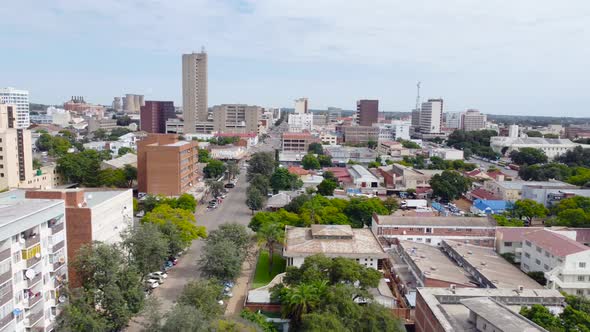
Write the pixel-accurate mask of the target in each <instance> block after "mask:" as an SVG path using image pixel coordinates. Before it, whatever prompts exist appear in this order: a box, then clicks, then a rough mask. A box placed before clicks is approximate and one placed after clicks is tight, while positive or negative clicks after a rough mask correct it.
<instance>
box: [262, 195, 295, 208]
mask: <svg viewBox="0 0 590 332" xmlns="http://www.w3.org/2000/svg"><path fill="white" fill-rule="evenodd" d="M290 202H291V196H289V195H288V194H286V193H278V194H276V195H273V196H272V197H270V198H269V199H268V201H267V202H266V206H267V207H271V208H282V207H284V206H285V205H287V204H289V203H290Z"/></svg>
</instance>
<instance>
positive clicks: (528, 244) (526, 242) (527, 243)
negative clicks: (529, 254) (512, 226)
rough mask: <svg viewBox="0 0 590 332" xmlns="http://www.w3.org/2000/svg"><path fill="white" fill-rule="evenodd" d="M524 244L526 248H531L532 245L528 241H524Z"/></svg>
mask: <svg viewBox="0 0 590 332" xmlns="http://www.w3.org/2000/svg"><path fill="white" fill-rule="evenodd" d="M524 243H525V244H526V245H527V246H528V247H532V246H533V244H532V243H530V242H529V241H524Z"/></svg>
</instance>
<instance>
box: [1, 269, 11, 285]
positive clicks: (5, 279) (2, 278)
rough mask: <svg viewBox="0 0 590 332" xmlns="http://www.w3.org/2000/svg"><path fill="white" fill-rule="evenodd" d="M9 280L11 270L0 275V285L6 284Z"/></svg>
mask: <svg viewBox="0 0 590 332" xmlns="http://www.w3.org/2000/svg"><path fill="white" fill-rule="evenodd" d="M10 278H12V269H8V271H7V272H5V273H3V274H2V275H0V284H3V283H5V282H7V281H8V280H9V279H10Z"/></svg>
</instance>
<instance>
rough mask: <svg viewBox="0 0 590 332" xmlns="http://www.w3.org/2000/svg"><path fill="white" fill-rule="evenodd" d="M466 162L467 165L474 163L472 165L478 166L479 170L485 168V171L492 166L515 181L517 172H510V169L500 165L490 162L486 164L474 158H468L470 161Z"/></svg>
mask: <svg viewBox="0 0 590 332" xmlns="http://www.w3.org/2000/svg"><path fill="white" fill-rule="evenodd" d="M466 161H467V162H468V163H474V164H476V165H478V166H479V167H480V168H485V169H488V168H490V167H491V166H493V167H495V168H498V169H499V170H501V171H502V173H504V174H506V175H508V176H510V177H511V178H513V179H516V178H517V177H518V172H517V171H515V170H512V169H507V168H506V167H502V166H500V165H496V164H493V163H490V162H487V161H483V160H480V159H475V158H470V159H467V160H466Z"/></svg>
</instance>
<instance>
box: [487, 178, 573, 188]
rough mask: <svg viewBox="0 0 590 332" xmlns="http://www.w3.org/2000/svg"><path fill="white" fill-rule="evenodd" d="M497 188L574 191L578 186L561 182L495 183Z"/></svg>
mask: <svg viewBox="0 0 590 332" xmlns="http://www.w3.org/2000/svg"><path fill="white" fill-rule="evenodd" d="M496 183H497V184H498V186H500V187H502V188H504V189H509V190H520V189H522V187H524V186H542V187H544V188H552V187H558V188H566V189H567V188H571V189H576V188H579V187H578V186H574V185H573V184H569V183H565V182H561V181H556V180H553V181H496Z"/></svg>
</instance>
